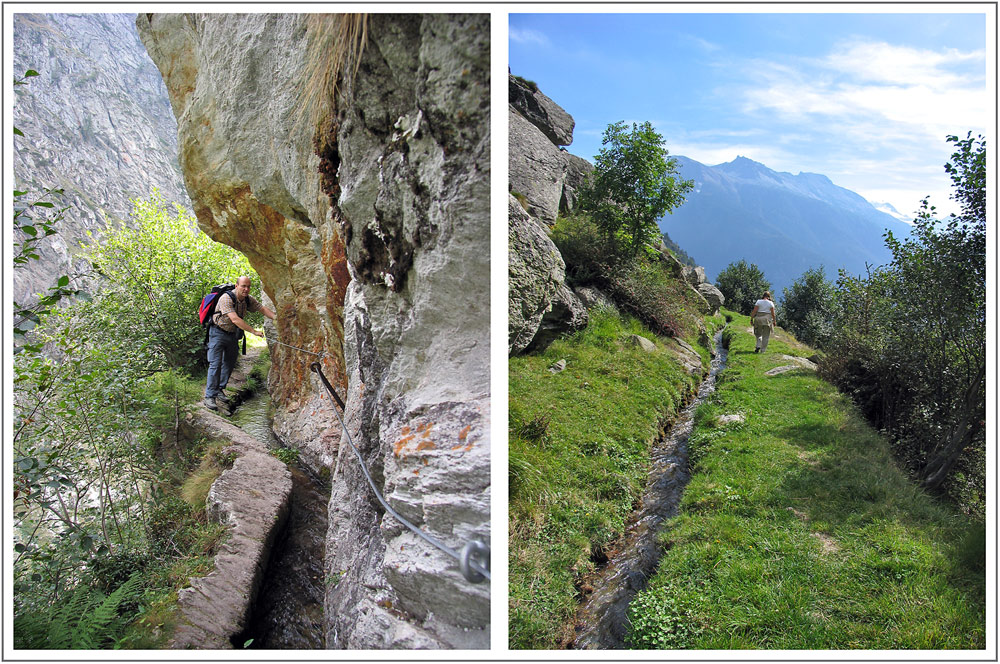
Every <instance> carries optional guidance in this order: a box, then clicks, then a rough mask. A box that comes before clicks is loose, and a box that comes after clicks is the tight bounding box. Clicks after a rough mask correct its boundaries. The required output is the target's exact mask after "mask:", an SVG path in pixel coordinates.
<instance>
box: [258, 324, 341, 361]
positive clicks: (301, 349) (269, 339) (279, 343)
mask: <svg viewBox="0 0 1000 664" xmlns="http://www.w3.org/2000/svg"><path fill="white" fill-rule="evenodd" d="M264 339H265V340H266V341H267V342H268V343H271V344H278V345H279V346H286V347H288V348H294V349H295V350H299V351H302V352H303V353H308V354H310V355H315V356H316V357H320V358H321V357H323V356H324V355H325V354H326V353H323V352H319V353H317V352H315V351H311V350H306V349H305V348H299V347H298V346H293V345H292V344H286V343H285V342H284V341H278V340H277V339H272V338H270V337H268V336H267V330H266V329H265V330H264Z"/></svg>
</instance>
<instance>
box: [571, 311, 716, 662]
mask: <svg viewBox="0 0 1000 664" xmlns="http://www.w3.org/2000/svg"><path fill="white" fill-rule="evenodd" d="M714 342H715V351H716V352H715V357H714V358H712V366H711V370H710V371H709V374H708V377H707V378H706V379H705V380H704V381H702V384H701V386H700V387H699V389H698V395H697V396H696V397H695V399H694V401H692V402H691V403H690V404H689V405H688V406H687V407H686V408H684V410H683V411H681V414H680V417H679V418H678V419H677V422H676V423H675V424H674V426H673V427H672V428H671V430H670V431H669V433H668V434H667V435H666V436H665V437H664V438H662V439H661V440H660V441H658V442H657V443H656V445H655V446H654V448H653V453H652V459H651V467H650V471H649V477H648V479H647V482H646V489H645V491H644V493H643V495H642V503H641V505H640V507H639V509H638V510H637V511H636V512H635V513H634V514H633V515H632V517H631V518H630V519H629V525H628V527H627V528H626V531H625V534H624V535H623V537H622V540H621V542H620V543H619V544H618V545H617V546H616V548H615V550H614V552H613V553H612V554H611V555H610V556H609V559H608V562H607V563H606V565H605V566H604V567H603V568H602V569H600V570H599V571H598V573H597V578H596V579H594V580H593V581H592V583H591V585H592V586H593V588H594V590H593V592H591V593H590V594H589V595H587V597H586V599H584V601H583V604H582V605H581V607H580V611H579V613H578V614H577V627H576V630H577V633H576V639H575V640H574V641H573V646H572V647H573V648H576V649H584V648H586V649H593V648H624V647H625V634H626V631H627V623H626V611H627V610H628V605H629V603H630V602H631V601H632V598H633V597H635V596H636V594H637V593H638V592H640V591H641V590H643V589H644V588H645V587H646V583H647V582H648V580H649V577H650V576H652V574H653V573H654V572H655V571H656V564H657V562H658V561H659V559H660V555H661V553H662V552H661V551H660V548H659V546H658V545H657V543H656V536H657V534H658V533H659V531H660V526H661V524H662V523H663V521H664V519H667V518H669V517H672V516H675V515H676V514H677V505H678V504H679V503H680V499H681V495H682V494H683V492H684V487H685V486H687V483H688V480H689V479H690V474H689V472H688V463H687V440H688V437H689V436H690V435H691V429H692V427H693V424H694V411H695V410H696V409H697V408H698V406H699V405H700V404H701V403H702V402H703V401H704V400H705V398H706V397H708V395H710V394H711V393H712V392H714V391H715V378H716V376H717V375H718V373H719V371H721V370H722V368H723V367H725V364H726V355H727V350H726V349H725V348H724V347H723V345H722V331H721V330H720V331H719V332H717V333H716V335H715V340H714Z"/></svg>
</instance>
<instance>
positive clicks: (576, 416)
mask: <svg viewBox="0 0 1000 664" xmlns="http://www.w3.org/2000/svg"><path fill="white" fill-rule="evenodd" d="M712 323H713V324H715V325H719V324H721V318H719V319H713V320H712ZM631 334H638V335H640V336H643V337H646V338H647V339H649V340H651V341H654V343H656V345H657V349H656V351H655V352H653V353H647V352H644V351H642V350H640V349H638V348H635V347H633V346H632V345H630V344H629V343H627V338H628V336H629V335H631ZM669 345H671V342H666V341H664V340H662V339H660V338H658V337H657V336H656V335H654V334H652V333H651V332H649V331H648V330H647V329H646V328H644V327H643V326H642V325H641V324H640V323H639V322H638V321H636V320H635V319H633V318H630V317H625V318H624V319H622V318H620V317H618V316H617V315H615V314H613V313H610V312H607V311H601V310H597V311H594V312H591V319H590V324H589V325H588V326H587V328H586V329H584V330H583V331H581V332H580V333H577V334H576V335H573V336H571V337H569V338H565V339H561V340H557V341H555V342H553V343H552V345H550V346H549V347H548V348H547V349H546V350H545V351H543V352H541V353H538V354H531V355H523V356H519V357H513V358H511V359H510V363H509V381H510V417H509V427H510V443H509V477H510V496H509V505H510V509H509V520H510V535H509V544H510V553H509V556H510V583H509V609H510V632H509V641H510V646H511V647H512V648H554V647H557V646H558V645H559V644H561V643H565V642H566V640H568V639H570V638H572V627H573V618H574V614H575V612H576V608H577V603H578V590H577V587H578V586H579V585H580V584H581V583H583V582H584V579H585V576H586V575H587V574H588V573H589V572H592V571H593V570H594V569H595V563H594V562H593V561H592V558H593V557H598V556H599V555H600V553H601V552H602V550H603V549H604V548H605V547H606V546H607V545H608V544H610V543H611V542H612V541H613V540H614V539H615V538H616V537H618V536H619V535H620V534H621V533H622V530H623V527H624V523H625V519H626V517H627V516H628V515H629V514H630V513H631V511H632V510H633V508H634V506H635V502H636V500H637V499H638V497H639V495H640V493H641V490H642V488H643V483H644V480H645V476H646V469H647V467H648V455H649V451H650V446H651V444H652V442H653V440H654V439H655V438H656V436H657V435H658V433H659V432H660V431H661V429H662V427H663V426H664V425H665V424H666V423H667V421H668V420H670V419H671V418H672V417H673V416H674V415H676V413H677V412H678V410H679V409H680V407H681V406H682V402H683V400H684V398H685V395H687V394H689V393H690V391H691V390H692V389H693V388H694V387H695V383H694V380H693V379H692V378H691V377H690V376H688V375H687V374H685V373H684V372H683V370H682V369H681V368H680V366H679V364H678V362H677V360H676V358H675V356H674V354H673V353H672V352H671V351H670V350H668V346H669ZM705 357H706V358H707V351H706V354H705ZM561 359H565V360H566V369H565V370H564V371H562V372H561V373H557V374H552V373H550V372H549V366H550V365H552V364H553V363H555V362H557V361H559V360H561Z"/></svg>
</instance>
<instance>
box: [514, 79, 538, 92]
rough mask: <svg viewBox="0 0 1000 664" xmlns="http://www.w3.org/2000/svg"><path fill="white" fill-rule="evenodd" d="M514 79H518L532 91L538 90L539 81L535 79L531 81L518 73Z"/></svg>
mask: <svg viewBox="0 0 1000 664" xmlns="http://www.w3.org/2000/svg"><path fill="white" fill-rule="evenodd" d="M514 80H516V81H518V82H519V83H520V84H521V85H523V86H524V87H526V88H528V89H529V90H531V91H532V92H538V83H535V82H534V81H529V80H528V79H526V78H524V77H522V76H517V75H515V76H514Z"/></svg>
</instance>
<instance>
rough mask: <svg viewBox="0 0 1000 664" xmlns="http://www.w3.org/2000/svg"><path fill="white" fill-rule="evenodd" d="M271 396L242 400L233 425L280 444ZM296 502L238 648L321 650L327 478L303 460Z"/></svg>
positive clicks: (295, 470) (296, 477)
mask: <svg viewBox="0 0 1000 664" xmlns="http://www.w3.org/2000/svg"><path fill="white" fill-rule="evenodd" d="M269 405H270V398H269V397H268V395H267V393H266V392H264V393H262V394H259V395H257V396H255V397H253V398H252V399H250V400H249V401H247V402H245V403H243V404H242V405H241V406H240V407H239V409H238V410H237V411H236V414H235V415H234V417H233V421H234V423H235V424H238V425H239V426H240V428H242V429H243V430H244V431H246V432H247V433H249V434H250V435H252V436H254V437H255V438H257V440H260V441H261V442H264V443H265V444H266V445H267V446H268V448H270V449H275V448H278V447H281V446H282V444H281V441H280V440H278V438H277V437H276V436H275V435H274V432H273V430H272V429H271V421H270V418H269V416H268V407H269ZM289 470H291V472H292V503H291V511H290V513H289V516H288V523H287V524H286V525H285V528H284V531H283V532H282V533H281V534H280V535H278V539H277V540H276V541H275V545H274V549H273V550H272V551H271V557H270V560H269V562H268V564H267V571H266V572H265V574H264V580H263V583H262V585H261V588H260V591H259V592H258V595H257V601H256V603H255V604H254V607H253V613H252V614H251V616H250V619H249V621H248V623H247V629H246V631H245V632H244V633H243V634H240V635H239V636H238V637H236V638H234V639H233V645H234V647H235V648H237V649H241V648H243V647H244V644H246V643H247V641H250V639H253V640H252V641H250V643H249V644H248V645H246V646H245V647H247V648H249V649H261V648H264V649H269V650H296V649H298V650H304V649H310V650H320V649H323V648H325V642H324V633H325V629H324V624H323V594H324V593H323V556H324V552H325V541H324V540H325V536H326V525H327V517H326V514H327V502H328V501H329V498H330V487H329V483H328V482H323V481H322V480H321V479H320V478H318V477H316V476H315V475H314V474H313V473H311V472H310V471H309V470H307V469H306V468H305V467H304V466H303V465H302V464H300V463H298V462H293V463H290V464H289Z"/></svg>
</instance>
